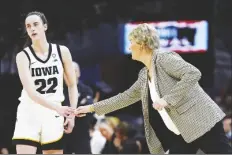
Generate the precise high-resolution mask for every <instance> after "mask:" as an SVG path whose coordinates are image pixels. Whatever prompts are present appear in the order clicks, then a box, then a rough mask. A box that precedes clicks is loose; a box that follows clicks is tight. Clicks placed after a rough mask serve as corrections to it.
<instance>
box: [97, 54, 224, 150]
mask: <svg viewBox="0 0 232 155" xmlns="http://www.w3.org/2000/svg"><path fill="white" fill-rule="evenodd" d="M152 59H153V64H152V65H153V69H154V72H153V73H154V74H153V75H154V76H155V77H154V79H155V88H156V91H157V93H158V95H159V97H160V98H163V99H164V100H165V101H166V102H167V103H168V106H167V107H165V109H166V110H167V112H168V114H169V116H170V117H171V119H172V120H173V122H174V123H175V125H176V126H177V128H178V130H179V131H180V133H181V135H182V137H183V138H184V140H185V141H186V142H187V143H190V142H192V141H194V140H196V139H197V138H199V137H200V136H202V135H204V134H205V133H206V132H207V131H209V130H210V129H211V128H212V127H213V126H214V125H215V124H216V123H217V122H219V121H220V120H222V119H223V118H224V116H225V114H224V113H223V112H222V110H221V109H220V108H219V107H218V105H217V104H216V103H215V102H214V101H213V100H212V99H211V98H210V97H209V96H208V95H207V94H206V93H205V92H204V90H203V89H202V88H201V87H200V85H199V84H198V81H199V79H200V78H201V72H200V71H199V70H198V69H197V68H195V67H194V66H193V65H191V64H189V63H188V62H186V61H184V60H183V59H182V58H181V57H180V56H179V55H178V54H176V53H175V52H167V51H164V52H163V51H159V52H157V53H156V54H154V55H153V57H152ZM148 89H149V86H148V70H147V68H146V67H144V68H143V69H141V71H140V72H139V76H138V80H137V81H136V82H135V83H134V84H133V85H132V86H131V87H130V88H129V89H128V90H126V91H124V92H123V93H119V94H118V95H116V96H114V97H111V98H109V99H106V100H103V101H100V102H97V103H95V104H94V109H95V112H96V114H98V115H102V114H107V113H110V112H112V111H115V110H118V109H121V108H124V107H126V106H129V105H131V104H133V103H135V102H137V101H139V100H142V107H143V109H142V111H143V115H144V127H145V136H146V139H147V144H148V147H149V150H150V152H151V153H152V154H157V153H163V152H164V150H163V148H162V146H161V143H160V141H159V139H158V138H157V136H156V134H155V132H154V130H153V128H152V127H151V125H150V123H149V117H148ZM154 110H155V109H154Z"/></svg>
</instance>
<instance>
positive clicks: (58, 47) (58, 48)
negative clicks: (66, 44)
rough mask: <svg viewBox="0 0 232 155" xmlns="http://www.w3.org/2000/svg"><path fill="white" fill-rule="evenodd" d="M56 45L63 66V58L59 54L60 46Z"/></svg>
mask: <svg viewBox="0 0 232 155" xmlns="http://www.w3.org/2000/svg"><path fill="white" fill-rule="evenodd" d="M56 47H57V52H58V55H59V58H60V61H61V63H62V66H63V67H64V63H63V59H62V55H61V51H60V46H59V45H58V44H56Z"/></svg>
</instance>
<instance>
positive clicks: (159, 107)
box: [152, 99, 168, 110]
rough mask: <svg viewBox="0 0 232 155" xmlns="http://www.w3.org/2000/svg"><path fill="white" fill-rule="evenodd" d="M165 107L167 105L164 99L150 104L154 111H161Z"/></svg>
mask: <svg viewBox="0 0 232 155" xmlns="http://www.w3.org/2000/svg"><path fill="white" fill-rule="evenodd" d="M167 105H168V104H167V102H166V101H165V100H164V99H158V100H156V101H155V103H153V104H152V106H153V108H154V109H155V110H162V109H163V108H164V107H166V106H167Z"/></svg>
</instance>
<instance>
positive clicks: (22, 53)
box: [16, 51, 27, 59]
mask: <svg viewBox="0 0 232 155" xmlns="http://www.w3.org/2000/svg"><path fill="white" fill-rule="evenodd" d="M26 57H27V55H26V53H25V52H24V51H20V52H19V53H17V54H16V59H19V58H26Z"/></svg>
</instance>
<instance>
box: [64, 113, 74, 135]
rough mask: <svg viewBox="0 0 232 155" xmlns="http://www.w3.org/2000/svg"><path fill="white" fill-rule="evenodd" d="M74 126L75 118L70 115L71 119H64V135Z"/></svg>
mask: <svg viewBox="0 0 232 155" xmlns="http://www.w3.org/2000/svg"><path fill="white" fill-rule="evenodd" d="M74 126H75V116H74V115H72V118H66V120H65V122H64V132H65V133H66V134H69V133H71V132H72V130H73V128H74Z"/></svg>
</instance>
